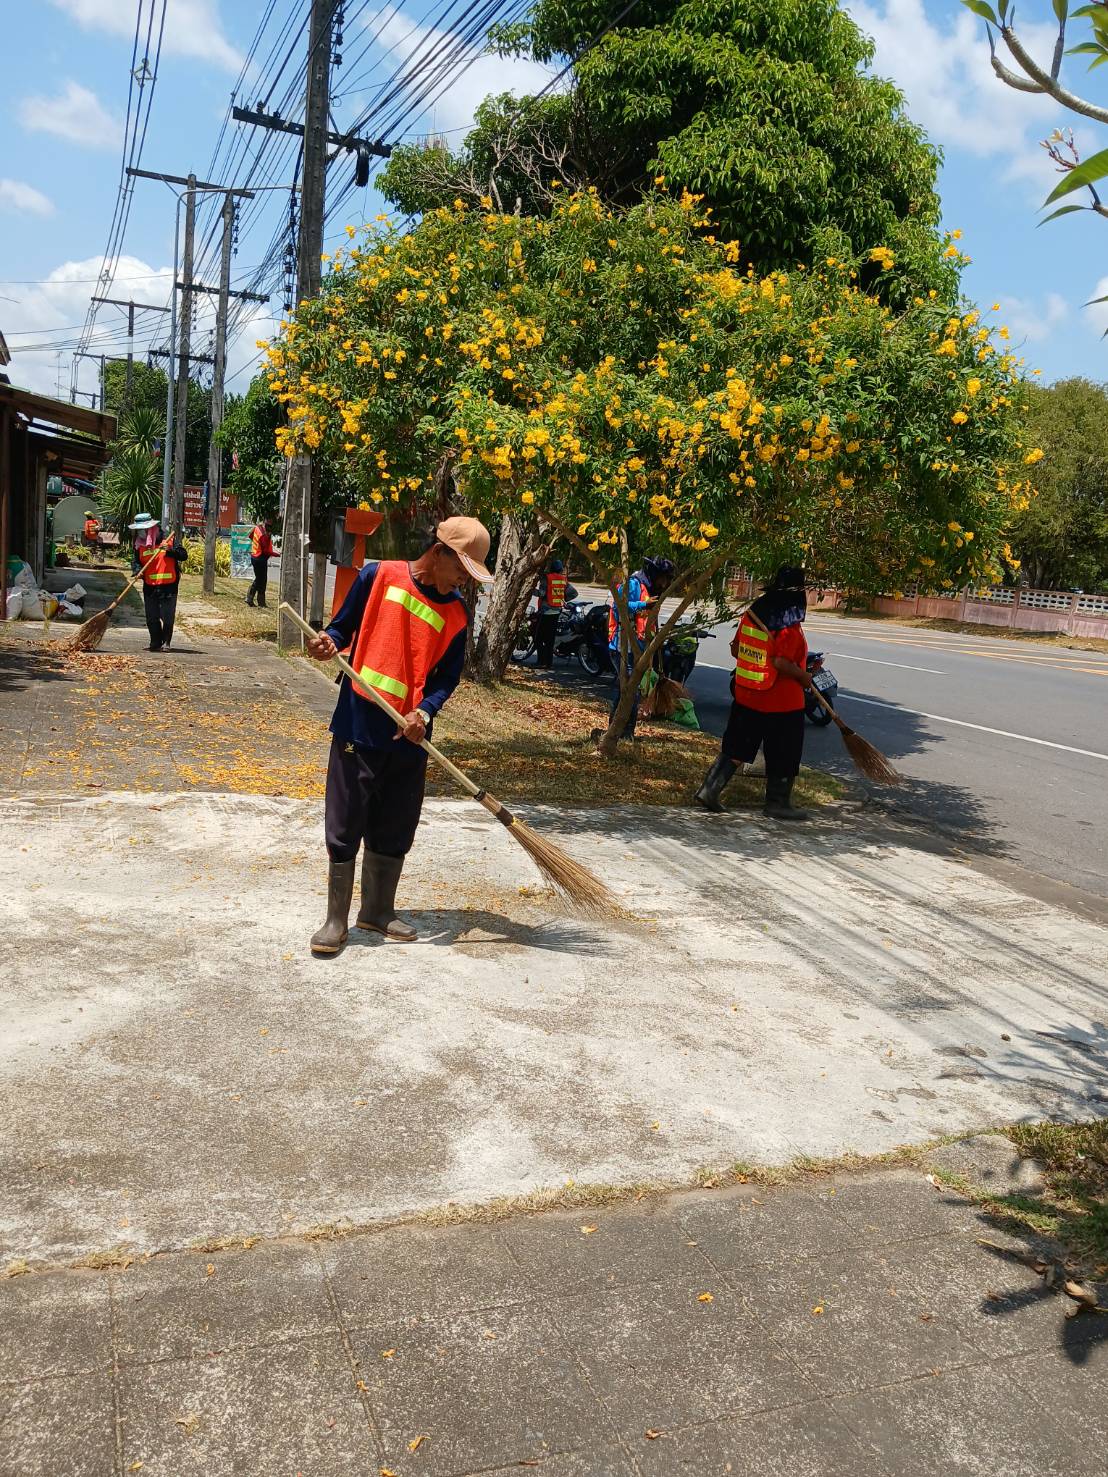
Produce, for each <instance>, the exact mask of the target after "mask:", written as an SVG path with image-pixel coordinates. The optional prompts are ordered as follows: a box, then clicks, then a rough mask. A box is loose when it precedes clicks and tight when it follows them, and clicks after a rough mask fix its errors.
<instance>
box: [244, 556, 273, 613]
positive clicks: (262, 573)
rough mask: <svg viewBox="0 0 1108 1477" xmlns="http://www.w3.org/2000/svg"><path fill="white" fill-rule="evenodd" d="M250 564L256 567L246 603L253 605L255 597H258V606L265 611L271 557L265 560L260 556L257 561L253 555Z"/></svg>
mask: <svg viewBox="0 0 1108 1477" xmlns="http://www.w3.org/2000/svg"><path fill="white" fill-rule="evenodd" d="M250 563H251V564H252V565H253V566H254V583H253V584H252V585H251V586H250V589H249V590H248V591H247V594H246V603H247V605H253V603H254V598H255V596H257V600H258V604H259V605H260V606H261V607H262V609H263V610H264V609H265V587H266V585H267V584H268V583H269V557H268V555H267V556H266V557H265V558H264V559H263V558H261V557H260V556H259V557H258V558H257V559H255V558H254V556H253V554H251V556H250Z"/></svg>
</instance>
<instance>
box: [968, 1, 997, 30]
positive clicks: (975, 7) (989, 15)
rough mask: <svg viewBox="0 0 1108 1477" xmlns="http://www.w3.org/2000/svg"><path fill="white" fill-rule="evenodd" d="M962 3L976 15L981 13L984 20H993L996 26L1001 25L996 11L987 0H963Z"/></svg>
mask: <svg viewBox="0 0 1108 1477" xmlns="http://www.w3.org/2000/svg"><path fill="white" fill-rule="evenodd" d="M962 4H963V5H964V6H965V7H966V9H967V10H972V11H973V13H974V15H979V16H980V17H981V19H982V20H985V21H991V22H992V23H993V25H994V26H999V25H1000V22H999V21H998V20H997V18H996V11H995V10H994V9H993V7H992V6H991V5H986V3H985V0H962Z"/></svg>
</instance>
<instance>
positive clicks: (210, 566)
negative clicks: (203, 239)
mask: <svg viewBox="0 0 1108 1477" xmlns="http://www.w3.org/2000/svg"><path fill="white" fill-rule="evenodd" d="M234 228H235V198H234V196H233V195H224V197H223V246H222V250H221V253H220V259H219V306H218V308H217V310H216V317H215V368H214V370H213V371H212V439H211V443H210V444H209V446H208V516H207V521H206V522H205V525H204V593H205V594H207V595H210V594H211V593H212V591H213V590H214V589H215V540H216V535H217V533H218V532H219V511H220V503H221V502H222V491H223V448H222V447H221V446H220V444H219V440H218V437H219V428H220V426H221V425H222V424H223V376H224V371H225V370H226V367H227V305H228V301H229V298H230V291H231V237H232V234H233V232H234Z"/></svg>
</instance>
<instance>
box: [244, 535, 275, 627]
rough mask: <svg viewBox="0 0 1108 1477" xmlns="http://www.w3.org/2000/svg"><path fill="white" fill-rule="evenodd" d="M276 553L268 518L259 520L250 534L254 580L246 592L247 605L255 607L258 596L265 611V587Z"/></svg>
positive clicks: (259, 602)
mask: <svg viewBox="0 0 1108 1477" xmlns="http://www.w3.org/2000/svg"><path fill="white" fill-rule="evenodd" d="M276 552H277V550H276V549H275V548H274V547H273V540H272V539H271V538H270V536H269V521H268V519H266V518H259V519H258V521H257V523H255V524H254V527H253V529H252V530H251V533H250V563H251V565H252V566H253V569H254V580H253V583H252V584H251V586H250V588H249V590H247V592H246V603H247V605H253V604H254V599H255V596H256V597H257V601H258V604H259V606H260V607H261V609H262V610H264V609H265V587H266V585H267V584H268V582H269V561H270V560H271V559H272V558H273V556H274V555H275V554H276Z"/></svg>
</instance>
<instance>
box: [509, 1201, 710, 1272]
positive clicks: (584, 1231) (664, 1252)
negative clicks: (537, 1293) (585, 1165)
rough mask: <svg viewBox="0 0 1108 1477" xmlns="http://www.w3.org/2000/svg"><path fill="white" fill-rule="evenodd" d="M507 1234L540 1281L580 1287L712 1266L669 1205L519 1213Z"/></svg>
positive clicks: (514, 1248)
mask: <svg viewBox="0 0 1108 1477" xmlns="http://www.w3.org/2000/svg"><path fill="white" fill-rule="evenodd" d="M503 1235H504V1239H505V1241H506V1242H507V1244H508V1246H509V1247H510V1248H511V1250H512V1252H513V1253H514V1254H515V1256H516V1257H517V1258H518V1259H519V1261H520V1262H521V1263H522V1265H523V1266H525V1267H526V1268H527V1269H528V1272H529V1273H530V1275H531V1277H532V1278H533V1279H534V1283H535V1285H536V1286H537V1287H539V1288H541V1289H542V1290H544V1291H546V1292H552V1293H559V1292H579V1291H581V1290H582V1288H585V1287H588V1286H593V1285H595V1286H598V1287H603V1286H615V1285H622V1284H625V1283H632V1282H661V1281H663V1280H665V1279H666V1278H671V1277H676V1276H685V1277H687V1278H688V1279H689V1280H695V1279H696V1278H697V1277H703V1276H704V1275H705V1273H706V1272H707V1270H708V1268H707V1266H706V1264H705V1261H704V1258H703V1257H702V1256H701V1255H700V1254H699V1252H698V1250H697V1248H696V1247H694V1246H690V1245H689V1237H688V1235H687V1234H686V1232H685V1229H684V1227H683V1225H682V1223H681V1221H680V1219H679V1218H678V1217H677V1215H675V1214H674V1213H673V1211H672V1210H671V1209H670V1208H669V1207H668V1206H661V1207H655V1206H651V1207H650V1208H649V1209H639V1208H637V1207H631V1208H629V1209H627V1210H616V1211H600V1210H591V1211H590V1210H588V1209H587V1208H586V1209H583V1210H578V1211H574V1212H573V1213H572V1214H569V1213H564V1212H558V1213H556V1214H553V1215H544V1216H542V1217H541V1218H538V1217H535V1218H532V1219H522V1218H521V1219H518V1220H514V1221H511V1222H509V1223H508V1224H507V1225H506V1226H505V1227H504V1228H503Z"/></svg>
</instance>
